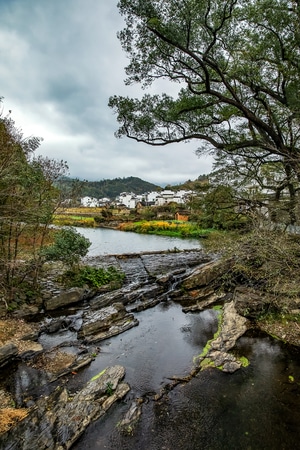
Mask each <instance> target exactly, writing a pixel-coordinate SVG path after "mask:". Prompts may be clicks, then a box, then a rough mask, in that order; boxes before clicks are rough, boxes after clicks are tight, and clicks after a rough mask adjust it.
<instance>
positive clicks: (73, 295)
mask: <svg viewBox="0 0 300 450" xmlns="http://www.w3.org/2000/svg"><path fill="white" fill-rule="evenodd" d="M85 297H86V289H85V288H73V289H70V290H69V291H65V292H61V293H60V294H59V295H57V296H55V297H52V298H49V299H46V300H45V302H44V303H45V308H46V310H47V311H53V310H54V309H58V308H62V307H64V306H67V305H71V304H73V303H78V302H80V301H81V300H83V299H84V298H85Z"/></svg>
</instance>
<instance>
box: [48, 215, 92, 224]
mask: <svg viewBox="0 0 300 450" xmlns="http://www.w3.org/2000/svg"><path fill="white" fill-rule="evenodd" d="M53 224H54V225H59V226H69V227H94V226H95V225H96V223H95V220H94V217H86V216H75V215H69V214H56V215H55V216H54V218H53Z"/></svg>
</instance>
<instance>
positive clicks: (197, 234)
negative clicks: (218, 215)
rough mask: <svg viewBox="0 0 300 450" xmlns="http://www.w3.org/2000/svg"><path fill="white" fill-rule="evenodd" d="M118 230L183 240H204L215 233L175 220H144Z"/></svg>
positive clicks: (121, 226)
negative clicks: (186, 238)
mask: <svg viewBox="0 0 300 450" xmlns="http://www.w3.org/2000/svg"><path fill="white" fill-rule="evenodd" d="M118 228H119V230H122V231H133V232H135V233H143V234H157V235H162V236H172V237H181V238H185V237H188V238H203V237H206V236H208V235H209V234H210V233H211V232H212V231H213V230H212V229H206V230H205V229H202V228H199V227H198V225H197V224H195V223H192V222H180V221H175V220H151V221H146V220H143V221H140V222H131V223H122V224H120V225H119V227H118Z"/></svg>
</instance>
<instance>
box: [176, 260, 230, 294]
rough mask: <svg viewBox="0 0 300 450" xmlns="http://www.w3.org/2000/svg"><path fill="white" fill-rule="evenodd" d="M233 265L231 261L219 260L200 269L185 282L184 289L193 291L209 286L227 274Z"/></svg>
mask: <svg viewBox="0 0 300 450" xmlns="http://www.w3.org/2000/svg"><path fill="white" fill-rule="evenodd" d="M231 264H232V262H231V261H223V260H217V261H211V262H209V263H207V264H205V265H203V266H201V267H198V268H197V269H195V270H194V272H193V273H192V274H191V275H190V276H189V277H187V278H186V279H185V280H184V281H183V283H182V287H183V288H184V289H187V290H192V289H196V288H199V287H202V286H208V285H209V284H210V283H212V282H213V281H215V280H217V279H218V278H219V277H220V276H221V275H223V274H224V273H225V272H227V271H228V269H229V268H230V266H231Z"/></svg>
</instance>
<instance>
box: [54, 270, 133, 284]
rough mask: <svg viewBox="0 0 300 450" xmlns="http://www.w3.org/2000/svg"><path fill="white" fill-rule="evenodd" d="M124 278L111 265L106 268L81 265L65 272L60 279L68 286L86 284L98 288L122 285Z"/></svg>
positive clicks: (123, 275)
mask: <svg viewBox="0 0 300 450" xmlns="http://www.w3.org/2000/svg"><path fill="white" fill-rule="evenodd" d="M124 278H125V274H124V273H123V272H120V271H119V270H118V269H116V268H115V267H113V266H111V267H108V268H107V269H103V268H101V267H100V268H97V267H90V266H83V267H80V268H76V269H75V270H74V269H73V270H69V271H67V272H65V273H64V274H63V277H62V281H63V282H64V283H65V284H66V285H67V286H69V287H73V286H76V287H82V286H85V285H88V286H89V287H91V288H99V287H101V286H104V285H110V286H111V287H112V288H113V289H116V288H118V287H120V286H121V285H122V283H123V281H124Z"/></svg>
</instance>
